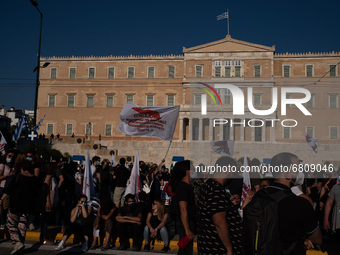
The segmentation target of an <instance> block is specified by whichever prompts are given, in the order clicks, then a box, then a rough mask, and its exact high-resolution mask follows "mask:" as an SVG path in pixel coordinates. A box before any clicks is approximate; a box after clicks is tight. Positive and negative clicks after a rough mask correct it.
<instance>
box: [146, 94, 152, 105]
mask: <svg viewBox="0 0 340 255" xmlns="http://www.w3.org/2000/svg"><path fill="white" fill-rule="evenodd" d="M153 101H154V95H146V106H153Z"/></svg>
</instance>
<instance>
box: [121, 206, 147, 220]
mask: <svg viewBox="0 0 340 255" xmlns="http://www.w3.org/2000/svg"><path fill="white" fill-rule="evenodd" d="M119 213H120V214H121V215H122V216H131V217H137V216H138V214H142V215H143V208H142V207H141V206H140V205H139V204H137V203H134V204H133V205H132V206H129V205H124V206H123V207H122V208H120V209H119Z"/></svg>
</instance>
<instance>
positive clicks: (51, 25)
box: [0, 0, 340, 110]
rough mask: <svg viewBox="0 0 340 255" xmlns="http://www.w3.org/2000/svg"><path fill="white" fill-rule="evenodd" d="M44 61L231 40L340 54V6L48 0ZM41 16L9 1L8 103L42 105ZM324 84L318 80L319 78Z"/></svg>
mask: <svg viewBox="0 0 340 255" xmlns="http://www.w3.org/2000/svg"><path fill="white" fill-rule="evenodd" d="M38 7H39V9H40V10H41V11H42V12H43V14H44V20H43V34H42V49H41V56H72V55H74V56H90V55H94V56H107V55H131V54H133V55H146V54H155V55H164V54H182V49H183V47H187V48H188V47H193V46H197V45H200V44H204V43H208V42H212V41H216V40H219V39H223V38H224V37H225V36H226V34H227V25H226V24H227V23H226V20H222V21H217V20H216V16H217V15H219V14H221V13H223V12H224V11H226V10H227V9H229V11H230V35H231V36H232V37H233V38H235V39H238V40H243V41H248V42H252V43H257V44H262V45H266V46H272V45H275V46H276V52H277V53H284V52H292V53H293V52H309V51H311V52H330V51H336V52H340V33H339V32H340V29H339V28H340V26H339V24H340V22H339V11H340V1H338V0H324V1H322V2H321V1H314V0H309V1H306V0H298V1H191V0H190V1H178V0H173V1H167V2H165V1H154V0H149V1H134V0H132V1H113V0H111V1H109V0H96V1H94V0H92V1H89V0H81V1H80V0H58V1H53V0H40V1H39V6H38ZM39 22H40V16H39V13H38V11H37V10H36V9H35V8H34V7H33V5H32V4H31V3H30V0H10V1H2V3H1V9H0V24H1V27H0V28H1V40H0V46H1V53H0V54H1V55H0V56H1V57H0V70H1V71H0V105H5V106H6V108H7V109H9V108H10V107H11V106H14V107H15V108H17V109H32V110H33V106H34V92H35V77H36V75H35V74H33V72H32V71H33V69H34V68H35V66H36V64H37V52H38V38H39ZM315 79H316V80H317V79H318V77H316V78H315Z"/></svg>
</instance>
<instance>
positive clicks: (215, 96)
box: [214, 89, 221, 102]
mask: <svg viewBox="0 0 340 255" xmlns="http://www.w3.org/2000/svg"><path fill="white" fill-rule="evenodd" d="M215 90H216V92H217V95H219V96H220V97H221V89H215ZM217 95H214V98H215V101H216V102H218V101H219V99H218V97H217Z"/></svg>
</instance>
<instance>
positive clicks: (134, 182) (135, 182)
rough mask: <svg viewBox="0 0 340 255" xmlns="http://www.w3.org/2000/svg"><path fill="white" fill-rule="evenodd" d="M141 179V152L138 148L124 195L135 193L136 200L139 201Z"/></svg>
mask: <svg viewBox="0 0 340 255" xmlns="http://www.w3.org/2000/svg"><path fill="white" fill-rule="evenodd" d="M141 190H142V188H141V179H140V172H139V152H138V150H137V153H136V157H135V161H134V163H133V168H132V171H131V175H130V178H129V180H128V182H127V185H126V189H125V193H124V197H125V196H126V195H127V194H133V195H135V197H136V201H138V194H139V193H140V192H141Z"/></svg>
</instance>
